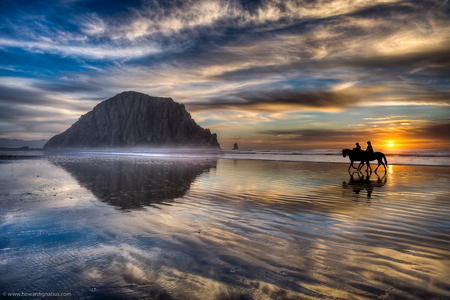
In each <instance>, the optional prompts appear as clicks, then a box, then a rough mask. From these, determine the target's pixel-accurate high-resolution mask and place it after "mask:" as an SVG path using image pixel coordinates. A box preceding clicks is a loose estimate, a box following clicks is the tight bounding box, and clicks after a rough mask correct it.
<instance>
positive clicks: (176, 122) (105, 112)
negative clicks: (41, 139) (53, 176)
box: [44, 92, 220, 149]
mask: <svg viewBox="0 0 450 300" xmlns="http://www.w3.org/2000/svg"><path fill="white" fill-rule="evenodd" d="M127 146H139V147H151V146H160V147H193V148H215V149H220V145H219V143H218V142H217V135H216V134H215V133H214V134H211V132H210V131H209V129H204V128H202V127H200V126H199V125H197V123H195V121H194V120H193V119H192V118H191V115H190V114H189V113H188V112H187V111H186V109H185V107H184V105H183V104H179V103H176V102H175V101H173V100H172V99H171V98H161V97H151V96H148V95H145V94H142V93H137V92H123V93H121V94H118V95H116V96H114V97H112V98H110V99H108V100H105V101H103V102H101V103H99V104H98V105H97V106H95V107H94V109H93V110H92V111H90V112H88V113H87V114H85V115H83V116H81V118H80V119H79V120H78V121H77V122H75V123H74V124H73V125H72V126H71V127H70V128H69V129H67V130H66V131H64V132H63V133H61V134H58V135H55V136H54V137H52V138H51V139H50V140H49V141H48V142H47V143H46V144H45V146H44V148H45V149H69V148H70V149H80V148H117V147H127Z"/></svg>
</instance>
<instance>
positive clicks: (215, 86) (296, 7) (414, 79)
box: [0, 0, 450, 147]
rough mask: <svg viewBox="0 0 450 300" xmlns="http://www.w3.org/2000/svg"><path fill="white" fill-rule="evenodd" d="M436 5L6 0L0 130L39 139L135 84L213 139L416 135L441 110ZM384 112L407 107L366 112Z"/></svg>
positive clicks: (443, 65) (441, 32) (443, 45)
mask: <svg viewBox="0 0 450 300" xmlns="http://www.w3.org/2000/svg"><path fill="white" fill-rule="evenodd" d="M449 15H450V4H449V3H448V1H440V0H425V1H412V0H411V1H408V0H406V1H405V0H375V1H364V0H351V1H348V0H331V1H330V0H297V1H294V0H288V1H277V0H255V1H252V0H245V1H244V0H242V1H239V0H226V1H225V0H223V1H212V0H191V1H175V0H173V1H171V0H170V1H158V0H148V1H140V0H139V1H138V0H136V1H110V2H108V4H104V3H103V2H102V1H97V0H89V1H88V0H77V1H65V0H64V1H63V0H61V1H56V0H55V1H44V2H39V3H36V2H35V1H20V3H19V2H17V1H12V0H6V1H3V2H2V10H1V11H0V28H1V31H2V36H1V37H0V105H1V109H2V113H1V115H0V116H1V120H0V132H1V134H0V137H14V136H16V135H19V134H20V135H21V136H29V138H30V139H40V138H49V137H51V136H52V135H53V134H56V133H58V132H60V131H62V130H64V129H65V128H67V127H69V126H70V125H71V124H72V122H73V121H74V120H76V118H77V117H78V116H79V115H80V114H82V113H85V112H86V111H88V110H90V109H92V107H93V106H95V104H97V103H98V102H99V101H101V100H105V99H108V98H110V97H112V96H114V95H115V94H117V93H120V92H122V91H124V90H136V91H140V92H144V93H148V94H150V95H153V96H166V97H172V98H174V100H175V101H179V102H183V103H184V104H186V107H187V108H188V109H189V110H190V111H191V112H192V114H193V116H194V117H195V118H196V120H199V122H200V123H201V125H204V126H208V127H210V128H211V129H214V130H216V131H217V132H218V133H219V138H220V139H222V142H221V143H222V144H224V145H225V146H227V145H228V144H227V143H231V141H232V140H233V139H235V140H236V139H248V140H250V139H251V140H252V143H253V142H254V145H266V146H267V145H269V146H270V145H272V144H273V143H275V144H277V143H278V146H279V145H280V144H279V142H280V141H278V140H277V139H278V138H277V137H276V135H274V134H262V133H261V132H266V133H268V132H276V131H278V130H281V131H283V130H287V131H290V130H293V131H294V132H295V130H302V132H303V133H302V134H299V135H296V136H295V137H293V139H295V138H299V139H300V140H302V139H305V138H306V137H308V136H309V135H308V132H310V135H311V138H310V139H309V140H310V141H313V140H314V141H316V142H317V143H318V142H319V140H321V141H322V142H324V143H325V142H326V141H335V140H336V141H337V140H338V139H339V138H341V139H343V138H344V137H343V136H340V135H339V134H337V135H334V136H333V137H328V136H324V135H322V134H321V132H324V131H323V130H327V128H333V130H336V131H337V132H347V130H348V129H349V128H369V127H370V126H382V127H383V128H384V127H386V131H385V133H386V135H387V134H394V132H395V133H396V134H397V135H398V137H400V134H402V135H404V136H408V139H412V137H411V134H409V133H408V131H403V129H404V127H405V126H410V127H411V128H410V129H411V130H410V131H409V132H412V133H413V134H415V135H417V138H419V137H420V139H422V136H423V135H422V132H427V130H428V129H427V128H429V127H426V126H431V125H430V124H431V123H432V122H436V124H435V125H433V126H440V125H442V124H446V123H445V121H438V120H442V119H445V116H448V112H449V109H450V79H449V78H450V50H449V49H450V32H449V30H448V28H449V27H450V18H449ZM419 110H420V112H421V114H418V113H417V111H419ZM33 111H36V116H35V117H33ZM393 111H395V114H394V115H397V116H402V115H406V114H405V113H402V111H408V115H413V117H408V118H399V119H397V121H398V122H395V120H393V119H394V118H392V120H386V123H380V122H375V120H374V119H375V118H387V117H390V116H394V115H393V114H392V112H393ZM377 114H379V115H377ZM304 115H308V116H310V117H309V118H308V121H305V119H304V118H303V116H304ZM443 117H444V118H443ZM27 119H30V120H32V121H33V122H40V124H41V125H42V126H28V127H24V126H22V125H21V124H25V123H23V122H26V120H27ZM64 120H65V121H64ZM378 121H381V120H378ZM388 121H389V122H388ZM14 122H17V123H14ZM61 122H62V123H61ZM14 124H16V125H14ZM389 126H390V127H389ZM388 127H389V128H390V129H389V130H388V129H387V128H388ZM444 127H445V126H444ZM271 130H272V131H271ZM305 130H306V131H305ZM308 130H309V131H308ZM316 131H317V132H316ZM436 131H438V130H437V129H436ZM316 133H317V134H316ZM281 136H284V137H285V138H283V141H284V142H286V143H288V142H289V141H288V140H287V139H286V135H280V137H281ZM313 137H314V138H313ZM335 137H336V138H335ZM270 138H272V139H274V140H272V141H271V140H268V139H270ZM422 140H423V139H422ZM436 140H438V138H437V137H436ZM274 141H276V142H274ZM291 142H292V143H294V141H291ZM317 145H319V144H317ZM320 145H322V144H320ZM288 146H289V147H295V145H294V144H289V145H288ZM297 146H298V145H297ZM261 147H263V146H261Z"/></svg>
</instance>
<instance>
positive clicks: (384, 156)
mask: <svg viewBox="0 0 450 300" xmlns="http://www.w3.org/2000/svg"><path fill="white" fill-rule="evenodd" d="M383 158H384V164H385V165H386V166H387V165H388V163H387V159H386V155H384V154H383Z"/></svg>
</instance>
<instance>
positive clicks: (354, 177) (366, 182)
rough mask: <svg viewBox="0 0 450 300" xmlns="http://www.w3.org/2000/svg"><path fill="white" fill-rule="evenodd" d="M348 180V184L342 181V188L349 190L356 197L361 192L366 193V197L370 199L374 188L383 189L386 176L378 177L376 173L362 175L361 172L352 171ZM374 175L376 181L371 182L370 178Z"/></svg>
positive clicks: (384, 174)
mask: <svg viewBox="0 0 450 300" xmlns="http://www.w3.org/2000/svg"><path fill="white" fill-rule="evenodd" d="M348 173H349V174H350V179H349V181H348V183H347V182H346V181H344V182H343V183H342V187H343V188H351V189H352V190H353V192H354V193H355V194H357V195H359V193H360V192H361V191H363V190H366V191H367V197H368V198H370V197H372V193H373V190H374V188H381V187H383V186H384V185H385V184H386V182H387V176H386V175H387V174H386V173H383V175H382V176H380V175H378V173H377V172H372V171H370V172H366V175H364V174H363V172H361V171H354V172H350V171H348ZM372 175H374V176H375V177H376V180H371V177H374V176H372Z"/></svg>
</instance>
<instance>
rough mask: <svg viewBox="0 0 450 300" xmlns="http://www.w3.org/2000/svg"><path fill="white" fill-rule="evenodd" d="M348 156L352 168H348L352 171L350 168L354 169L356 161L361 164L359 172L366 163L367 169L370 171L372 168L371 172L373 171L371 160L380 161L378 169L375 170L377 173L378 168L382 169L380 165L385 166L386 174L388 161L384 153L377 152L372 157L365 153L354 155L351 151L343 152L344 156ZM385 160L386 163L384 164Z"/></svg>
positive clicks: (359, 152) (345, 150) (360, 152)
mask: <svg viewBox="0 0 450 300" xmlns="http://www.w3.org/2000/svg"><path fill="white" fill-rule="evenodd" d="M347 155H348V157H349V158H350V166H349V167H348V169H349V170H350V168H354V169H356V168H355V167H354V166H353V162H354V161H360V162H361V163H360V164H359V166H358V168H357V170H359V169H361V168H362V167H363V166H364V162H366V163H367V169H366V170H368V169H369V168H370V170H372V167H371V166H370V161H371V160H378V167H377V168H376V169H375V172H376V171H377V170H378V168H379V167H380V165H383V167H384V171H385V172H386V171H387V170H386V166H387V164H388V163H387V160H386V156H385V155H384V154H383V153H382V152H375V153H374V154H372V155H369V154H367V153H366V152H364V151H358V152H357V153H354V151H353V150H350V149H344V150H342V156H344V157H346V156H347ZM383 158H384V163H383Z"/></svg>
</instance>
